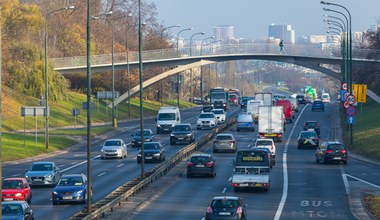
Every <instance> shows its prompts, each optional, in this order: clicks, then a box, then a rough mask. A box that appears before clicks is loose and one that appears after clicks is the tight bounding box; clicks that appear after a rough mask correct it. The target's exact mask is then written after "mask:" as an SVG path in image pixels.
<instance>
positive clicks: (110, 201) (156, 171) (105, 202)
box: [69, 116, 236, 220]
mask: <svg viewBox="0 0 380 220" xmlns="http://www.w3.org/2000/svg"><path fill="white" fill-rule="evenodd" d="M235 122H236V117H234V116H232V117H231V118H229V119H228V121H227V123H225V124H222V125H219V126H218V127H217V128H214V129H213V130H212V131H211V132H210V133H209V134H208V135H206V136H205V137H203V138H202V139H200V140H199V141H197V142H196V143H193V144H189V145H187V146H186V147H184V148H182V149H181V150H179V151H178V152H177V153H176V154H175V155H174V156H172V157H171V158H170V159H169V160H167V161H165V162H164V163H161V164H158V165H156V166H155V167H154V168H153V169H151V170H150V171H148V172H146V173H145V175H146V176H145V178H141V177H137V178H135V179H133V180H130V181H128V182H126V183H125V184H123V185H122V186H120V187H118V188H117V189H115V190H114V191H113V192H111V193H110V194H109V195H108V196H106V197H105V198H103V199H101V200H100V201H98V202H96V203H95V204H94V205H93V207H92V210H93V211H92V212H91V214H89V215H88V214H87V207H85V208H84V209H83V210H81V211H80V212H78V213H76V214H75V215H74V216H72V217H70V218H69V219H70V220H79V219H80V220H91V219H99V218H101V217H102V216H104V214H105V213H106V212H107V211H108V210H111V211H113V208H114V207H115V206H117V205H121V202H122V201H123V200H128V198H129V197H131V196H133V195H134V194H136V193H138V192H139V191H141V190H143V189H144V188H145V187H147V186H149V185H150V184H151V183H152V182H153V181H155V180H157V179H158V178H160V177H161V176H163V175H165V174H166V173H167V172H168V171H169V170H171V169H172V168H173V167H175V166H176V165H177V164H178V163H180V162H181V161H182V160H183V159H185V158H187V157H188V156H190V155H191V154H192V153H193V152H194V151H196V150H198V149H199V148H201V147H203V146H204V145H205V144H206V143H207V142H208V141H209V140H211V139H212V138H213V137H214V136H215V134H217V133H219V132H221V131H223V130H224V129H226V128H228V127H229V126H231V125H233V124H234V123H235Z"/></svg>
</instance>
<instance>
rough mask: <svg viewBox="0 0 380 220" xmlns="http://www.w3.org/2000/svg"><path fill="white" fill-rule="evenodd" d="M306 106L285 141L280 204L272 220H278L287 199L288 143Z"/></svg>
mask: <svg viewBox="0 0 380 220" xmlns="http://www.w3.org/2000/svg"><path fill="white" fill-rule="evenodd" d="M306 107H307V105H305V106H304V107H303V109H302V111H301V112H300V114H299V115H298V117H297V120H296V121H295V122H294V126H293V128H292V130H291V131H290V134H289V137H288V139H287V141H286V144H285V147H284V153H283V154H282V170H283V173H284V183H283V187H282V196H281V200H280V204H278V208H277V211H276V215H275V216H274V220H279V219H280V217H281V214H282V210H283V209H284V206H285V203H286V198H287V197H288V186H289V179H288V164H287V155H288V145H289V143H290V139H291V137H292V135H293V132H294V129H295V128H296V127H297V123H298V121H299V119H300V118H301V115H302V113H303V112H304V111H305V109H306Z"/></svg>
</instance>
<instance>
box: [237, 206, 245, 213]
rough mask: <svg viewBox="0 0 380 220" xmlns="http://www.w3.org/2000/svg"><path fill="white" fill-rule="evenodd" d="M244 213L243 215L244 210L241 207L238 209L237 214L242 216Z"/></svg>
mask: <svg viewBox="0 0 380 220" xmlns="http://www.w3.org/2000/svg"><path fill="white" fill-rule="evenodd" d="M242 213H243V208H242V207H241V206H239V207H237V209H236V214H242Z"/></svg>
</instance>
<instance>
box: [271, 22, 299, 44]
mask: <svg viewBox="0 0 380 220" xmlns="http://www.w3.org/2000/svg"><path fill="white" fill-rule="evenodd" d="M268 37H273V38H276V39H280V40H284V42H285V43H286V44H294V43H295V42H296V34H295V31H294V30H292V25H290V24H279V25H277V24H271V25H269V28H268Z"/></svg>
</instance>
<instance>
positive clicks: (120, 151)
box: [100, 139, 128, 160]
mask: <svg viewBox="0 0 380 220" xmlns="http://www.w3.org/2000/svg"><path fill="white" fill-rule="evenodd" d="M100 151H101V155H100V159H102V160H103V159H106V158H120V159H124V158H127V154H128V153H127V145H126V144H125V142H124V141H123V139H108V140H106V141H105V142H104V143H103V145H102V149H101V150H100Z"/></svg>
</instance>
